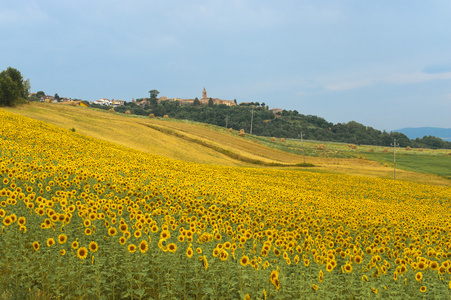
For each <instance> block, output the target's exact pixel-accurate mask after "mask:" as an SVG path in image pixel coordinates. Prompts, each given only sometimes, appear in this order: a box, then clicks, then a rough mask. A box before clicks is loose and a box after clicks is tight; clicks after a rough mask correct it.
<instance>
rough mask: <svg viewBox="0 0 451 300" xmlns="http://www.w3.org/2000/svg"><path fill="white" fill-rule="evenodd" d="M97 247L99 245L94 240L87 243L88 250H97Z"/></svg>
mask: <svg viewBox="0 0 451 300" xmlns="http://www.w3.org/2000/svg"><path fill="white" fill-rule="evenodd" d="M98 249H99V245H97V243H96V242H91V243H89V251H91V252H97V250H98Z"/></svg>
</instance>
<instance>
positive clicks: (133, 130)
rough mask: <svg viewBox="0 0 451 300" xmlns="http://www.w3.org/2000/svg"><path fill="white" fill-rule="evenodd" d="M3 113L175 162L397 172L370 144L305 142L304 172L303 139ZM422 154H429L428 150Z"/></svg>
mask: <svg viewBox="0 0 451 300" xmlns="http://www.w3.org/2000/svg"><path fill="white" fill-rule="evenodd" d="M2 109H4V110H7V111H9V112H12V113H17V114H21V115H23V116H26V117H30V118H33V119H37V120H41V121H44V122H48V123H50V124H53V125H57V126H59V127H62V128H66V129H68V130H75V131H76V132H78V133H81V134H85V135H88V136H91V137H94V138H98V139H101V140H105V141H109V142H113V143H116V144H120V145H122V146H126V147H129V148H133V149H136V150H139V151H144V152H148V153H152V154H157V155H160V156H163V157H167V158H171V159H177V160H184V161H190V162H195V163H201V164H214V165H224V166H231V167H259V168H261V167H265V168H266V167H272V168H290V169H293V168H295V169H298V170H300V171H305V170H308V171H310V172H323V173H341V174H350V175H360V176H371V177H379V178H393V169H392V168H391V167H390V163H389V161H388V159H387V158H386V157H385V156H387V155H388V156H387V157H389V153H384V154H383V155H385V156H384V160H379V161H378V159H377V157H376V159H374V160H372V159H369V158H370V156H371V155H369V154H372V155H373V156H374V155H376V154H378V153H379V152H380V154H381V155H382V150H384V148H382V147H379V148H378V147H374V146H371V148H370V147H369V146H368V147H367V148H361V149H360V150H353V149H350V148H349V147H348V145H347V144H338V143H330V144H326V145H325V146H324V147H325V148H326V150H318V149H319V146H320V145H321V144H320V142H318V141H304V146H305V150H306V153H307V156H306V162H307V163H308V164H313V165H314V167H309V168H300V165H301V164H302V163H303V161H304V157H303V156H302V150H301V144H300V142H299V141H288V140H287V141H286V142H282V141H279V140H275V141H271V140H270V138H266V137H257V136H249V135H246V136H245V137H240V136H239V135H238V132H237V131H233V130H231V131H230V130H227V129H225V128H223V127H218V126H214V125H207V124H202V123H196V122H191V121H183V120H175V119H166V118H148V117H142V116H134V115H125V114H120V113H111V112H106V111H102V110H97V109H91V108H83V107H73V106H65V105H59V104H45V103H30V104H27V105H21V106H18V107H15V108H2ZM365 153H367V154H368V155H366V154H365ZM434 153H439V152H434ZM440 153H441V152H440ZM421 154H422V155H423V156H425V154H426V151H425V152H422V153H421ZM443 154H446V153H444V152H443V153H442V154H440V157H445V156H443ZM406 170H407V169H406ZM406 170H397V174H396V176H397V177H396V178H397V179H400V180H408V181H415V182H421V183H427V184H439V185H451V180H450V179H446V178H443V177H441V176H437V175H434V174H430V173H418V172H413V171H412V170H414V171H415V170H416V169H415V168H410V169H408V170H409V171H406Z"/></svg>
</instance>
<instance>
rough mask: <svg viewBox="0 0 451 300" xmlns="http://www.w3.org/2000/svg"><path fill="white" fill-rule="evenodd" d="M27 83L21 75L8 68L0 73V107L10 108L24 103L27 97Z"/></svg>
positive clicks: (15, 70)
mask: <svg viewBox="0 0 451 300" xmlns="http://www.w3.org/2000/svg"><path fill="white" fill-rule="evenodd" d="M28 88H29V82H28V81H26V80H25V81H24V80H23V77H22V74H21V73H20V72H19V71H18V70H17V69H14V68H11V67H8V68H7V69H6V70H4V71H2V72H1V73H0V106H12V105H15V104H17V103H20V102H24V101H25V99H27V97H28Z"/></svg>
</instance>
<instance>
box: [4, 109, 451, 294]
mask: <svg viewBox="0 0 451 300" xmlns="http://www.w3.org/2000/svg"><path fill="white" fill-rule="evenodd" d="M0 221H1V226H2V232H1V238H0V299H11V298H16V299H26V298H30V299H53V298H60V299H321V298H322V299H372V298H374V299H376V298H380V299H388V298H391V299H406V298H407V299H423V298H424V299H450V298H451V278H450V277H451V189H450V188H446V187H438V186H429V185H420V184H413V183H409V182H400V181H393V180H383V179H375V178H365V177H357V176H354V177H352V176H345V175H332V174H320V173H311V172H305V171H296V170H277V169H268V168H237V167H221V166H213V165H201V164H194V163H188V162H183V161H176V160H169V159H165V158H161V157H158V156H154V155H151V154H147V153H143V152H139V151H136V150H132V149H128V148H125V147H122V146H118V145H115V144H111V143H107V142H104V141H101V140H97V139H94V138H90V137H87V136H84V135H81V134H78V133H76V132H73V131H70V130H66V129H61V128H58V127H55V126H52V125H49V124H46V123H44V122H40V121H36V120H33V119H29V118H25V117H22V116H19V115H15V114H12V113H7V112H5V111H2V110H0Z"/></svg>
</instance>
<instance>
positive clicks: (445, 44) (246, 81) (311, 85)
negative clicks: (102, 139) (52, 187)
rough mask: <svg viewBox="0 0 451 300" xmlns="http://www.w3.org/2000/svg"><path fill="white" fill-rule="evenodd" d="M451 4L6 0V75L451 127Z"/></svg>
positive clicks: (73, 87)
mask: <svg viewBox="0 0 451 300" xmlns="http://www.w3.org/2000/svg"><path fill="white" fill-rule="evenodd" d="M450 15H451V1H447V0H446V1H434V0H431V1H415V0H409V1H402V0H400V1H295V0H293V1H284V0H281V1H265V0H258V1H257V0H256V1H225V0H224V1H182V0H178V1H171V0H168V1H150V0H131V1H124V0H122V1H116V0H108V1H96V0H89V1H85V0H77V1H64V0H63V1H61V0H54V1H48V0H39V1H32V0H30V1H16V0H6V1H1V2H0V36H1V39H0V43H1V44H0V46H1V47H0V69H1V70H4V69H6V68H7V67H8V66H11V67H14V68H17V69H19V70H20V71H21V72H22V75H23V76H24V77H25V78H29V79H30V81H31V90H32V91H34V92H36V91H38V90H43V91H45V92H46V93H47V94H50V95H54V94H55V93H58V94H59V95H60V96H65V97H72V98H83V99H86V100H91V101H92V100H96V99H99V98H109V99H112V98H113V99H122V100H126V101H131V99H132V98H141V97H146V96H148V91H149V90H151V89H157V90H159V91H160V96H167V97H169V98H172V97H180V98H194V97H201V95H202V94H201V93H202V89H203V88H204V86H205V87H206V89H207V91H208V96H211V97H217V98H221V99H230V100H233V99H237V101H238V102H247V101H258V102H265V103H266V104H267V105H269V106H270V108H274V107H280V108H284V109H289V110H297V111H299V112H300V113H303V114H311V115H317V116H320V117H323V118H325V119H326V120H328V121H330V122H334V123H338V122H349V121H357V122H359V123H362V124H364V125H368V126H372V127H374V128H376V129H380V130H384V129H385V130H387V131H390V130H394V129H398V128H403V127H421V126H430V127H445V128H451V18H450Z"/></svg>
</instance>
